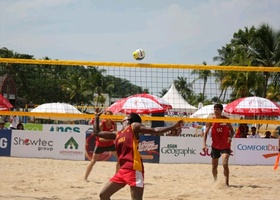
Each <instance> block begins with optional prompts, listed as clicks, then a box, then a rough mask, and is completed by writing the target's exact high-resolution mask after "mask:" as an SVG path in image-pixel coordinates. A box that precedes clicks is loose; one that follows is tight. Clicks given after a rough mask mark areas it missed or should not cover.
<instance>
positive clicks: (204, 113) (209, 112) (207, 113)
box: [190, 104, 241, 119]
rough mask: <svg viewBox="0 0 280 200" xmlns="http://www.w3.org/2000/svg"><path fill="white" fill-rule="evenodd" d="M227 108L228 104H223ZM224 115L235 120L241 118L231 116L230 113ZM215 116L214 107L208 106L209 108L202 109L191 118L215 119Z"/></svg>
mask: <svg viewBox="0 0 280 200" xmlns="http://www.w3.org/2000/svg"><path fill="white" fill-rule="evenodd" d="M226 106H227V104H223V107H224V108H225V107H226ZM222 115H224V116H226V117H228V118H235V119H239V118H240V117H241V116H240V115H235V114H230V113H226V112H223V113H222ZM214 116H215V115H214V105H207V106H203V107H202V108H200V109H199V110H197V111H196V112H194V113H193V114H192V115H190V118H203V119H206V118H213V117H214Z"/></svg>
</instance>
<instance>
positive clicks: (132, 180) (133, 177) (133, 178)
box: [110, 169, 144, 188]
mask: <svg viewBox="0 0 280 200" xmlns="http://www.w3.org/2000/svg"><path fill="white" fill-rule="evenodd" d="M110 181H111V182H114V183H122V184H128V185H129V186H136V187H141V188H143V187H144V173H143V172H140V171H137V170H131V169H119V171H118V172H117V173H116V174H115V175H114V176H113V177H112V178H111V179H110Z"/></svg>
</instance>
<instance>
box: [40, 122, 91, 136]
mask: <svg viewBox="0 0 280 200" xmlns="http://www.w3.org/2000/svg"><path fill="white" fill-rule="evenodd" d="M88 129H92V125H78V124H44V125H43V131H46V132H50V133H76V134H82V135H85V134H86V132H87V130H88Z"/></svg>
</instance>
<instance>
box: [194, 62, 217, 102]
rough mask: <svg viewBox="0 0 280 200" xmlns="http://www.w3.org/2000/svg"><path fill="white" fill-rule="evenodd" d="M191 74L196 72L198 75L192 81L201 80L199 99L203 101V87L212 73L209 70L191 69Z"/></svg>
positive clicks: (204, 63)
mask: <svg viewBox="0 0 280 200" xmlns="http://www.w3.org/2000/svg"><path fill="white" fill-rule="evenodd" d="M202 64H203V65H205V66H206V65H207V63H206V61H203V62H202ZM191 74H198V77H197V78H196V79H195V80H194V81H193V82H195V81H197V80H199V79H202V80H203V89H202V99H201V101H202V102H204V100H205V88H206V83H207V80H208V77H210V76H211V75H212V73H211V70H193V71H192V72H191Z"/></svg>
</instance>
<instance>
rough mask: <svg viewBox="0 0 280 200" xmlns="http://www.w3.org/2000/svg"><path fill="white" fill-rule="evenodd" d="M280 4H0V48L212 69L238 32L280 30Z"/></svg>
mask: <svg viewBox="0 0 280 200" xmlns="http://www.w3.org/2000/svg"><path fill="white" fill-rule="evenodd" d="M279 10H280V0H269V1H268V0H172V1H171V0H141V1H139V0H138V1H136V0H118V1H116V0H102V1H100V0H47V1H46V0H0V48H2V47H6V48H8V49H9V50H13V51H16V52H18V53H24V54H30V55H33V56H34V58H37V59H40V58H43V57H49V58H51V59H59V60H79V61H108V62H135V60H134V59H133V57H132V52H133V51H134V50H135V49H138V48H142V49H144V50H145V52H146V57H145V59H144V60H143V61H142V62H146V63H170V64H178V63H180V64H202V62H203V61H206V62H207V64H210V65H212V64H216V63H214V62H213V57H215V56H217V55H218V54H217V50H218V49H221V48H222V46H225V44H227V43H229V42H230V40H231V39H232V36H233V34H234V33H235V32H237V31H238V30H239V29H243V30H244V27H251V26H255V27H258V26H259V25H260V24H261V23H268V24H269V25H270V26H271V27H273V28H274V29H276V30H279V29H280V12H279Z"/></svg>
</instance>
